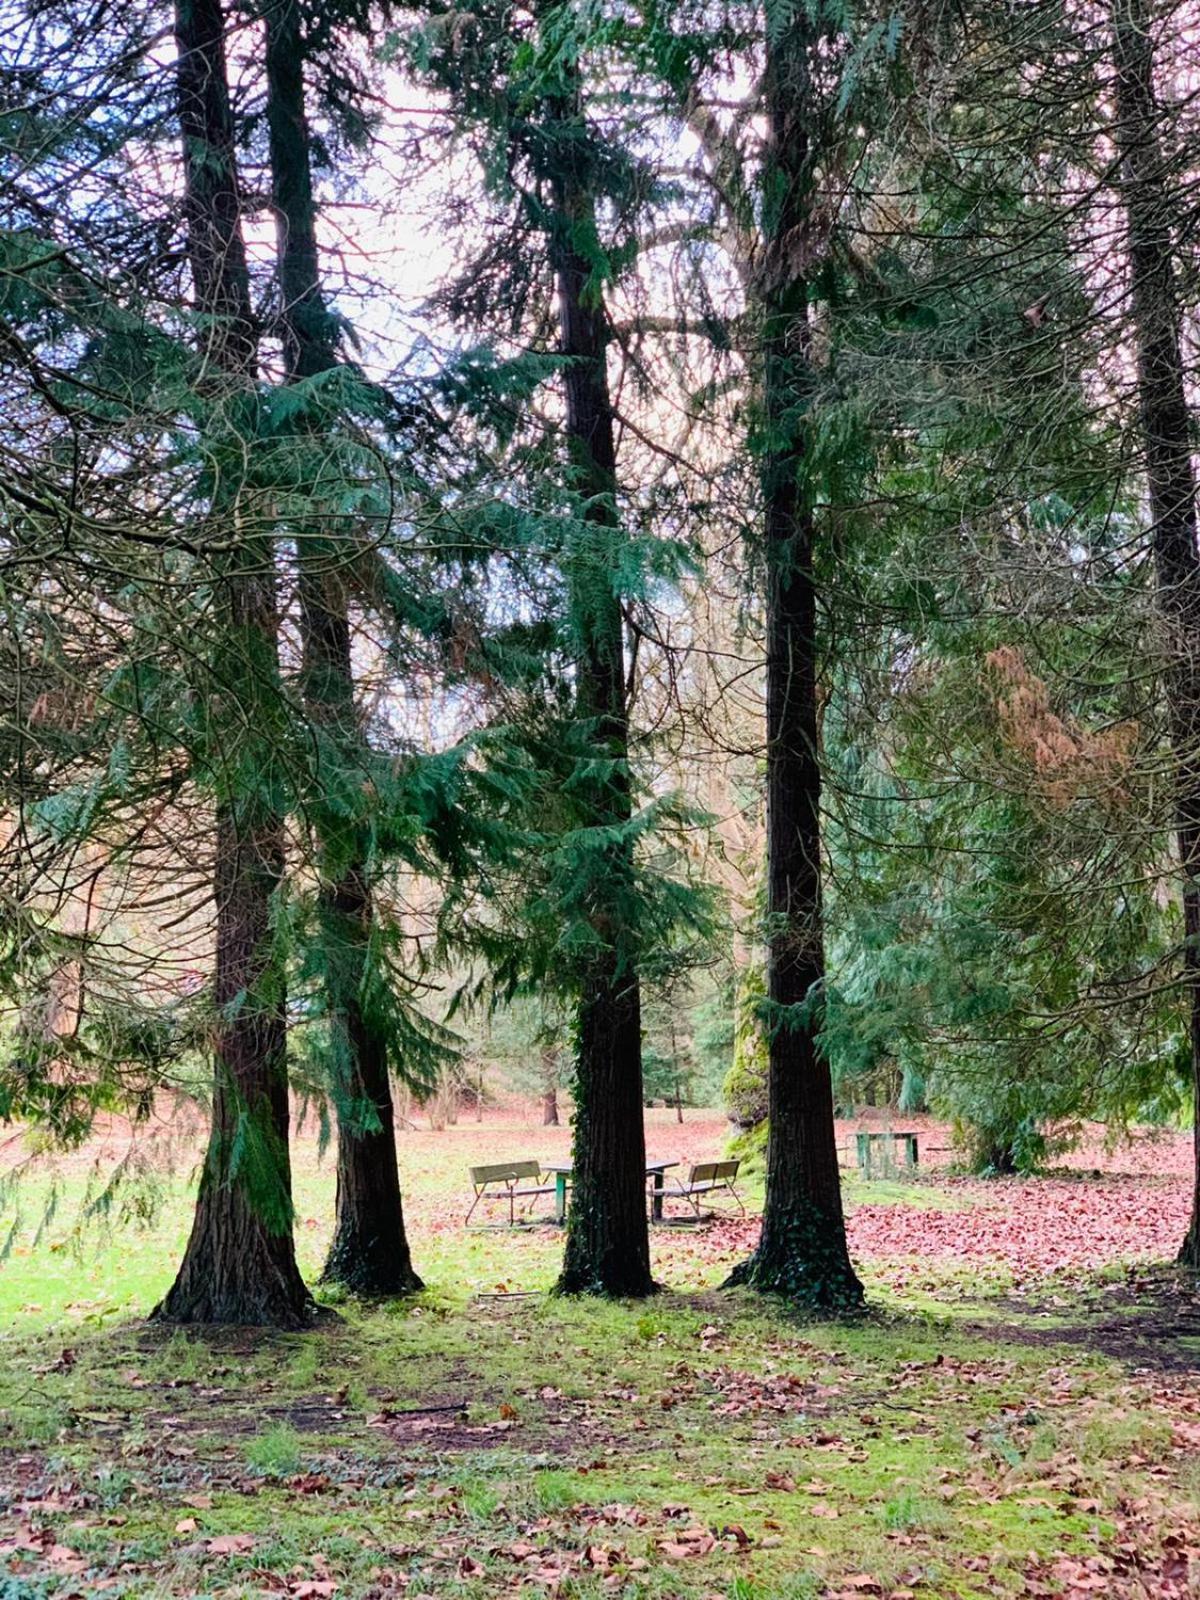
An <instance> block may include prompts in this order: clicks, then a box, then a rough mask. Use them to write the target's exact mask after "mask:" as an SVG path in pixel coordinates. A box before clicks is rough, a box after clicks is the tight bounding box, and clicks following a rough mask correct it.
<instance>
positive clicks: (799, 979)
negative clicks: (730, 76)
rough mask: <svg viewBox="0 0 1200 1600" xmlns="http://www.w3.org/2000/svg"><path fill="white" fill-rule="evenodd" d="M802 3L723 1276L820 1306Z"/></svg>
mask: <svg viewBox="0 0 1200 1600" xmlns="http://www.w3.org/2000/svg"><path fill="white" fill-rule="evenodd" d="M818 44H819V41H818V39H817V37H816V35H815V32H814V29H813V25H812V23H811V21H810V19H809V15H808V12H807V10H806V8H804V7H797V8H795V10H794V14H793V15H792V16H791V18H790V20H788V21H787V22H786V23H780V24H779V25H778V26H777V27H773V28H769V29H768V30H767V60H766V72H765V78H764V112H765V118H766V124H767V142H766V149H765V153H764V170H763V176H762V191H763V196H764V200H763V222H762V227H763V240H762V260H761V265H760V269H759V273H758V276H757V280H756V284H757V298H758V305H757V307H756V309H757V312H758V315H759V317H760V320H761V339H762V347H761V368H760V384H761V396H762V408H763V412H764V417H763V424H762V436H761V441H760V452H761V482H762V495H763V554H764V564H765V569H766V596H765V598H766V607H765V610H766V658H767V660H766V669H767V674H766V675H767V686H766V743H767V750H766V769H767V938H768V954H767V1000H766V1008H765V1009H766V1018H767V1032H768V1052H769V1068H768V1116H769V1119H770V1126H769V1133H768V1142H767V1181H766V1198H765V1203H764V1207H763V1223H762V1233H761V1235H760V1237H759V1242H758V1246H757V1249H756V1250H755V1252H754V1254H753V1256H752V1257H751V1258H750V1259H749V1260H748V1261H746V1262H744V1263H743V1264H742V1265H741V1266H740V1267H738V1268H737V1269H736V1270H735V1271H734V1273H733V1275H732V1277H731V1278H730V1283H731V1284H736V1283H745V1284H750V1285H752V1286H753V1287H754V1288H757V1289H763V1290H767V1291H772V1292H778V1293H781V1294H785V1295H787V1296H788V1297H789V1298H791V1299H794V1300H798V1301H801V1302H803V1303H806V1304H810V1305H813V1306H816V1307H821V1308H827V1309H848V1308H852V1307H854V1306H857V1305H858V1304H859V1303H860V1302H861V1300H862V1286H861V1284H860V1283H859V1281H858V1278H857V1276H856V1275H855V1272H854V1269H853V1267H852V1266H851V1264H850V1256H849V1251H848V1249H847V1244H846V1225H845V1219H844V1216H843V1211H842V1192H841V1180H840V1176H839V1173H838V1163H837V1143H836V1137H835V1132H834V1122H833V1090H832V1084H831V1080H830V1073H829V1066H828V1062H827V1061H826V1059H825V1056H824V1055H823V1053H822V1050H821V1047H820V1023H821V1001H822V986H823V983H824V952H823V928H822V897H821V821H820V806H821V768H820V756H819V748H818V739H819V732H818V694H817V671H818V660H817V638H816V583H815V576H814V562H813V554H814V539H815V534H816V522H815V518H814V514H813V496H812V492H811V489H810V487H809V484H808V481H807V480H808V470H807V469H808V451H807V446H806V431H807V421H806V418H807V413H808V408H809V401H810V393H809V391H810V373H811V352H810V341H811V333H810V327H809V310H808V299H809V292H808V283H807V281H806V277H805V270H804V269H805V264H806V263H807V262H809V261H811V260H812V259H813V258H814V250H815V247H816V240H815V233H814V223H813V218H812V202H813V186H812V168H811V150H810V130H811V128H812V126H813V124H814V122H815V117H814V113H813V96H812V90H811V79H810V67H809V53H810V51H812V50H815V49H817V48H818Z"/></svg>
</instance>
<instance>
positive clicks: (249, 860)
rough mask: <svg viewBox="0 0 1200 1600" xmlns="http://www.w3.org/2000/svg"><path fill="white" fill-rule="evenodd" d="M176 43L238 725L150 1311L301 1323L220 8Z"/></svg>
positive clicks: (213, 513)
mask: <svg viewBox="0 0 1200 1600" xmlns="http://www.w3.org/2000/svg"><path fill="white" fill-rule="evenodd" d="M175 42H176V49H177V52H178V73H177V93H178V114H179V124H180V132H181V135H182V143H183V170H184V179H185V213H186V223H187V248H188V259H189V263H190V267H191V275H192V288H193V295H194V300H195V306H196V312H197V322H198V325H199V327H200V330H201V332H200V337H201V338H202V340H203V349H202V352H201V355H202V359H203V373H202V380H201V381H202V383H203V385H204V397H205V400H206V402H207V405H208V411H209V419H210V421H209V429H208V432H209V437H208V440H207V441H206V443H207V452H208V454H209V456H210V459H212V460H215V461H216V462H217V463H218V464H219V469H220V470H219V471H218V472H216V473H215V474H214V478H215V479H216V482H217V485H218V486H217V488H216V489H215V490H214V492H213V498H212V502H211V505H210V517H211V519H212V521H213V523H214V524H215V525H216V526H215V528H214V533H215V534H218V533H219V534H220V535H222V536H223V538H224V539H225V540H226V541H227V543H228V548H229V551H230V553H229V555H228V556H227V557H225V558H223V561H222V565H221V567H220V568H219V569H218V571H217V572H216V574H215V588H216V592H217V595H218V597H219V601H220V604H221V606H222V610H223V616H222V622H223V625H224V627H223V636H222V640H221V650H222V654H223V658H224V660H225V662H226V664H227V663H228V662H229V661H233V662H236V664H237V676H238V685H239V695H240V696H241V697H242V702H241V710H242V713H243V716H242V720H241V721H240V723H239V735H238V747H237V749H236V750H234V751H232V752H228V751H225V752H223V751H221V750H219V749H216V748H214V749H213V750H212V751H211V752H210V755H209V761H208V765H209V768H210V770H211V772H212V773H213V774H214V784H215V787H216V803H217V827H216V867H215V883H214V897H215V901H216V915H217V928H216V976H215V985H214V987H215V1001H216V1017H215V1021H214V1033H215V1041H214V1054H215V1063H214V1092H213V1110H212V1129H211V1134H210V1138H209V1145H208V1150H207V1153H206V1156H205V1161H204V1167H203V1171H202V1173H201V1178H200V1192H199V1195H198V1198H197V1202H196V1213H195V1218H194V1221H193V1225H192V1232H191V1237H190V1239H189V1241H188V1246H187V1250H186V1252H185V1254H184V1258H183V1262H182V1264H181V1266H180V1268H179V1273H178V1275H177V1277H176V1279H175V1282H174V1284H173V1285H172V1287H171V1289H170V1291H169V1292H168V1294H167V1295H166V1297H165V1299H164V1300H163V1301H162V1303H161V1304H160V1305H159V1306H158V1307H157V1309H156V1311H155V1313H154V1315H155V1316H156V1317H158V1318H160V1319H161V1320H163V1321H168V1322H188V1323H192V1322H225V1323H259V1324H269V1325H271V1326H275V1327H282V1328H297V1327H302V1326H304V1325H305V1324H306V1323H308V1322H309V1321H310V1320H311V1315H312V1302H311V1300H310V1297H309V1295H308V1291H307V1290H306V1288H305V1286H304V1283H303V1280H302V1279H301V1277H300V1273H299V1270H298V1268H297V1266H296V1258H295V1252H294V1248H293V1240H292V1194H291V1167H290V1161H289V1155H288V1083H287V1053H286V1043H287V1037H286V1023H285V1015H286V1013H285V990H284V974H283V970H282V962H281V959H280V958H279V956H278V954H277V951H276V948H275V939H274V929H273V908H274V901H275V895H276V892H277V890H278V888H279V885H280V882H281V879H282V877H283V871H284V819H283V816H282V814H281V812H280V809H279V807H278V805H277V803H276V800H275V797H274V793H273V779H272V777H271V773H272V768H273V765H274V761H275V758H276V757H275V751H274V749H273V748H272V730H273V729H274V728H276V727H277V726H278V707H279V704H280V698H279V660H278V644H277V628H278V618H277V614H276V596H275V572H274V560H273V553H272V549H271V542H270V539H269V537H268V536H267V535H266V534H264V533H263V531H262V530H261V528H255V527H254V526H253V525H248V524H247V523H246V520H245V517H244V514H243V508H242V505H241V497H240V494H239V488H238V477H237V473H238V464H239V463H240V462H241V461H242V460H243V459H244V457H245V453H246V447H247V443H248V441H249V440H250V439H252V437H253V433H254V428H255V425H256V424H255V415H256V409H257V401H256V392H255V390H256V370H255V368H256V341H255V329H254V322H253V317H252V314H251V306H250V282H249V274H248V272H247V267H246V253H245V246H244V242H243V237H242V222H241V202H240V195H239V192H238V181H237V166H236V158H235V154H234V150H235V145H234V121H233V112H232V109H231V105H230V98H229V82H228V74H227V67H226V57H225V39H224V16H223V14H222V8H221V3H220V0H177V3H176V7H175Z"/></svg>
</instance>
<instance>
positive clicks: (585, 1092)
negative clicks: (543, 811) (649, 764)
mask: <svg viewBox="0 0 1200 1600" xmlns="http://www.w3.org/2000/svg"><path fill="white" fill-rule="evenodd" d="M559 120H560V124H561V129H562V135H563V137H562V145H563V148H562V152H561V155H560V157H559V159H560V160H561V162H562V170H561V171H560V173H559V175H558V177H557V179H556V181H555V183H554V186H553V194H554V216H553V219H552V236H551V249H552V255H553V261H554V268H555V277H556V283H557V288H558V304H559V339H560V348H561V350H562V353H563V354H564V355H565V356H570V357H572V358H573V359H572V360H571V362H570V363H569V364H568V366H567V368H566V372H565V377H564V385H565V391H566V394H565V399H566V426H567V436H568V440H569V443H570V450H571V459H572V465H573V468H574V486H575V489H576V492H577V493H578V494H579V496H580V498H581V500H582V502H583V504H584V506H585V508H586V509H585V512H584V515H585V517H586V519H587V521H588V522H590V523H593V524H594V525H595V526H596V527H597V529H604V530H607V531H608V537H598V538H597V539H595V540H594V541H588V543H587V545H586V548H583V549H580V550H578V551H576V552H575V553H574V554H573V556H572V558H571V561H572V564H571V572H570V581H571V585H572V604H573V608H574V614H575V618H576V624H577V626H578V627H579V630H580V634H581V637H582V643H581V646H580V649H579V653H578V658H577V661H576V678H577V703H578V708H579V713H580V715H581V716H582V717H583V718H585V719H586V720H587V721H589V722H590V723H592V725H593V727H594V729H595V742H596V743H597V745H599V746H600V747H602V748H603V750H604V752H605V754H606V755H607V756H608V757H610V758H611V760H612V762H613V764H614V771H613V775H612V776H611V777H609V778H607V779H601V780H598V781H597V783H596V785H595V788H594V790H593V793H592V794H591V795H590V796H589V802H588V803H589V813H590V814H589V818H588V820H589V822H590V823H591V824H592V825H593V826H596V827H601V828H614V827H615V828H621V827H622V826H623V825H624V824H626V823H628V822H629V820H630V817H631V815H632V797H631V791H630V779H629V716H628V707H627V704H626V689H625V639H624V624H623V620H622V616H621V607H620V602H619V600H618V599H617V597H616V596H615V595H614V594H613V592H612V568H613V565H614V545H615V542H616V540H617V539H618V537H619V534H620V526H619V521H618V516H617V504H616V493H617V451H616V439H615V430H614V427H613V409H612V399H611V396H610V394H609V387H608V370H607V363H606V347H607V342H608V340H607V324H606V320H605V312H604V307H603V305H602V304H601V302H600V296H599V295H598V293H597V286H596V285H595V284H594V283H593V282H592V281H591V278H592V268H591V266H590V264H589V263H588V262H587V261H586V260H585V259H584V258H583V256H582V255H581V254H580V251H579V248H578V244H577V241H578V239H579V238H580V237H581V236H582V235H585V234H594V232H595V208H594V201H593V197H592V196H591V194H590V193H589V192H588V191H587V189H586V187H585V185H584V184H582V183H581V182H580V181H579V177H578V171H579V168H578V166H576V164H575V163H574V162H573V161H572V151H571V148H570V143H571V141H570V138H569V137H567V130H568V129H574V130H579V132H580V136H581V137H582V117H581V115H580V112H579V107H578V103H577V102H576V103H575V104H573V105H572V104H564V105H563V106H562V107H561V109H560V111H559ZM631 868H632V863H631V860H630V852H629V846H628V844H626V843H624V842H622V843H619V844H614V845H613V846H611V847H610V850H609V852H608V859H607V862H606V873H605V878H606V882H605V883H604V884H602V885H600V886H599V887H600V888H601V890H602V891H603V892H604V893H605V898H606V900H607V902H608V903H607V905H606V907H605V909H604V911H603V912H602V913H600V916H599V920H600V921H601V922H602V923H603V927H602V935H603V938H604V941H605V949H604V951H603V953H602V954H601V955H600V956H598V957H596V958H595V959H593V960H592V962H591V963H590V966H589V969H588V970H587V972H586V973H585V974H584V979H583V987H582V995H581V1000H580V1006H579V1015H578V1019H577V1026H576V1042H577V1060H576V1076H575V1085H574V1096H575V1138H574V1153H573V1163H574V1176H573V1180H572V1181H573V1188H572V1192H571V1207H570V1212H569V1214H568V1218H567V1242H566V1250H565V1253H564V1257H563V1267H562V1274H561V1276H560V1278H559V1288H560V1289H562V1290H563V1291H564V1292H566V1293H579V1292H592V1293H600V1294H614V1295H646V1294H651V1293H652V1292H653V1291H654V1287H655V1285H654V1280H653V1278H652V1277H651V1275H650V1239H649V1232H648V1228H647V1222H646V1135H645V1128H644V1125H643V1120H642V1014H641V992H640V988H639V984H638V974H637V972H636V970H634V967H633V965H632V963H631V961H630V958H629V955H628V947H629V946H630V945H631V944H632V940H630V939H628V938H626V937H623V935H624V934H625V933H626V932H627V930H623V929H622V928H621V927H620V925H619V921H620V916H621V913H620V911H619V909H617V908H616V905H615V902H617V901H619V898H620V888H619V886H620V885H621V884H622V883H623V882H627V881H628V878H629V875H630V872H631ZM614 890H615V892H614ZM622 944H624V945H625V946H626V951H625V952H624V953H623V952H622V949H621V946H622Z"/></svg>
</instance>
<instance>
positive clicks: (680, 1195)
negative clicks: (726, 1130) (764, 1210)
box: [663, 1160, 746, 1217]
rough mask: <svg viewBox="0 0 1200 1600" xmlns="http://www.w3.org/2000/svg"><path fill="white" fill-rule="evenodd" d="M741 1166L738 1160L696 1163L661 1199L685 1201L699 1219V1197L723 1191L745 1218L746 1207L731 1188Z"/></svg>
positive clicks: (665, 1191) (739, 1196)
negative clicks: (734, 1202) (730, 1196)
mask: <svg viewBox="0 0 1200 1600" xmlns="http://www.w3.org/2000/svg"><path fill="white" fill-rule="evenodd" d="M741 1164H742V1163H741V1161H740V1160H732V1161H697V1162H695V1163H694V1164H693V1165H692V1166H690V1167H689V1168H688V1170H687V1176H686V1178H684V1179H683V1180H682V1181H681V1182H679V1183H677V1184H676V1185H675V1187H674V1188H673V1189H665V1190H664V1191H663V1197H664V1199H667V1200H673V1199H679V1200H686V1201H687V1203H688V1204H689V1205H690V1206H691V1208H692V1210H693V1211H694V1212H695V1213H696V1216H697V1217H699V1216H700V1215H701V1212H700V1196H701V1195H705V1194H709V1195H711V1194H713V1193H715V1192H716V1191H718V1190H724V1191H725V1193H726V1194H729V1195H732V1196H733V1199H734V1200H735V1201H736V1202H737V1207H738V1210H739V1211H740V1212H741V1213H742V1215H743V1216H745V1215H746V1207H745V1205H744V1204H743V1203H742V1197H741V1195H740V1194H739V1193H738V1192H737V1190H736V1189H735V1188H734V1186H733V1180H734V1179H735V1178H736V1177H737V1175H738V1168H739V1167H740V1166H741Z"/></svg>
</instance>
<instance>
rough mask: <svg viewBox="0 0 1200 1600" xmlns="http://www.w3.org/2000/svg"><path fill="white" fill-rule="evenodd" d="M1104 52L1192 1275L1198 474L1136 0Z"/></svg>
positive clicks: (1150, 79)
mask: <svg viewBox="0 0 1200 1600" xmlns="http://www.w3.org/2000/svg"><path fill="white" fill-rule="evenodd" d="M1112 18H1113V56H1114V65H1115V69H1116V71H1115V80H1116V109H1117V128H1116V134H1117V145H1118V150H1119V153H1120V158H1121V166H1120V178H1121V192H1122V197H1123V199H1124V203H1125V213H1126V220H1127V228H1128V256H1129V286H1130V293H1131V300H1132V311H1133V331H1134V342H1135V345H1136V349H1137V364H1138V399H1139V409H1140V413H1141V434H1142V457H1143V463H1144V467H1145V472H1146V485H1147V489H1148V493H1149V501H1150V519H1151V524H1152V540H1153V551H1154V568H1155V583H1156V594H1157V601H1158V610H1159V616H1160V619H1161V623H1162V628H1163V633H1164V643H1165V647H1166V652H1167V660H1166V670H1165V683H1166V694H1167V703H1168V711H1169V716H1170V729H1171V744H1172V751H1173V761H1174V769H1175V833H1176V842H1177V846H1178V851H1179V869H1180V876H1181V879H1182V894H1183V925H1184V948H1183V969H1184V978H1185V992H1186V995H1187V1003H1188V1009H1189V1027H1190V1037H1191V1059H1192V1085H1193V1096H1194V1099H1195V1109H1196V1116H1195V1124H1194V1129H1193V1141H1194V1143H1193V1190H1192V1195H1193V1197H1192V1216H1191V1222H1190V1224H1189V1226H1188V1231H1187V1235H1186V1237H1185V1239H1184V1241H1183V1246H1182V1248H1181V1250H1180V1252H1179V1259H1180V1260H1181V1261H1182V1262H1184V1263H1186V1264H1187V1265H1189V1266H1193V1267H1200V557H1198V554H1197V548H1196V532H1197V529H1196V477H1195V470H1194V468H1193V465H1192V428H1191V417H1190V415H1189V411H1188V403H1187V391H1186V385H1185V374H1184V355H1183V343H1182V338H1181V332H1180V308H1179V293H1178V288H1177V285H1176V276H1175V260H1174V255H1175V245H1174V240H1173V236H1172V219H1173V216H1174V215H1175V214H1176V209H1175V203H1174V199H1173V196H1172V191H1171V186H1170V184H1169V182H1168V178H1167V172H1166V164H1165V160H1164V154H1163V148H1162V143H1161V140H1160V137H1159V125H1160V122H1161V118H1162V109H1161V107H1160V105H1159V102H1158V97H1157V94H1156V92H1155V86H1154V46H1153V40H1152V35H1151V17H1150V10H1149V7H1148V6H1147V5H1146V3H1145V0H1115V3H1114V6H1113V13H1112Z"/></svg>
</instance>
